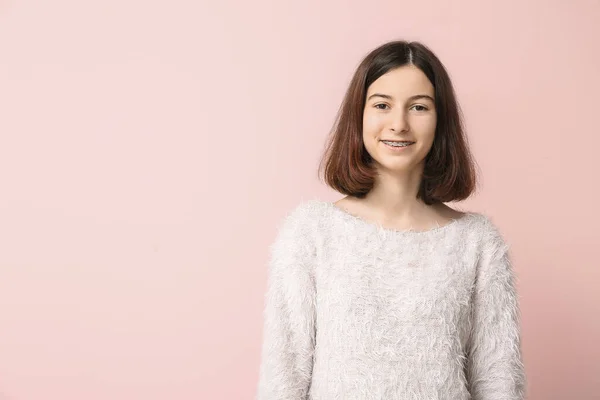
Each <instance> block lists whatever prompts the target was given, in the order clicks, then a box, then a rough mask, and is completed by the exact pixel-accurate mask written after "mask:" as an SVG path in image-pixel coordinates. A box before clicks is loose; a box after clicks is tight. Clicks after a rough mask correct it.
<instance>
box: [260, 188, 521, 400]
mask: <svg viewBox="0 0 600 400" xmlns="http://www.w3.org/2000/svg"><path fill="white" fill-rule="evenodd" d="M515 278H516V277H515V275H514V273H513V270H512V266H511V262H510V257H509V255H508V245H507V243H506V242H505V241H504V240H503V237H502V236H501V234H500V232H499V230H498V228H497V227H496V226H495V225H494V224H493V223H492V221H491V220H490V218H489V217H487V216H485V215H483V214H480V213H474V212H470V213H466V214H465V215H464V216H463V217H461V218H459V219H456V220H454V221H452V222H450V223H449V224H448V225H444V226H441V227H437V228H434V229H431V230H428V231H424V232H419V231H416V230H406V231H400V230H394V229H389V228H384V227H382V226H381V225H378V224H376V223H373V222H369V221H366V220H364V219H362V218H360V217H357V216H353V215H351V214H349V213H347V212H346V211H344V210H342V209H340V208H338V207H337V206H336V205H334V204H333V203H328V202H324V201H320V200H316V199H313V200H306V201H302V202H301V203H300V204H299V205H298V206H297V207H295V208H294V209H293V210H291V211H290V212H289V213H288V214H287V215H286V217H285V218H284V219H283V220H282V221H281V223H280V225H279V227H278V234H277V237H276V239H275V241H274V242H273V243H272V245H271V247H270V261H269V278H268V289H267V293H266V296H265V308H264V330H263V343H262V352H261V357H262V358H261V364H260V376H259V382H258V391H257V394H256V399H258V400H307V399H310V400H391V399H398V400H436V399H440V400H442V399H443V400H467V399H472V400H517V399H519V400H520V399H523V398H524V397H525V387H526V378H525V370H524V365H523V362H522V352H521V340H520V311H519V305H518V296H517V291H516V285H515V280H516V279H515Z"/></svg>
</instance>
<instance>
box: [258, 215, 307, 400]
mask: <svg viewBox="0 0 600 400" xmlns="http://www.w3.org/2000/svg"><path fill="white" fill-rule="evenodd" d="M309 225H310V224H308V219H307V215H306V207H298V208H296V209H295V210H293V212H291V213H290V214H288V216H287V217H286V218H285V219H284V220H283V223H282V224H281V225H280V227H279V230H278V233H277V236H276V239H275V241H274V242H273V243H272V244H271V246H270V260H269V264H268V283H267V291H266V295H265V307H264V312H263V316H264V324H263V342H262V351H261V363H260V372H259V383H258V392H257V396H256V399H257V400H305V399H306V398H307V395H308V391H309V388H310V382H311V376H312V366H313V351H314V346H315V324H316V323H315V283H314V276H313V272H312V271H313V270H314V265H313V264H314V261H313V260H314V256H315V246H314V244H313V243H314V240H313V239H314V238H313V236H312V235H311V232H310V230H309V229H308V226H309Z"/></svg>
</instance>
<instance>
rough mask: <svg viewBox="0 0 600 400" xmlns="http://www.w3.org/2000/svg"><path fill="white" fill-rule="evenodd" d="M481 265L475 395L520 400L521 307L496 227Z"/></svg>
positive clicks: (471, 368) (472, 357) (471, 351)
mask: <svg viewBox="0 0 600 400" xmlns="http://www.w3.org/2000/svg"><path fill="white" fill-rule="evenodd" d="M491 232H492V233H491V235H490V236H487V239H488V240H486V243H484V246H483V251H482V253H481V257H480V262H479V264H478V272H477V276H476V280H475V289H474V290H475V291H474V293H473V304H472V309H471V311H472V313H471V332H470V340H469V343H468V346H467V347H468V349H467V378H468V379H467V380H468V382H469V388H470V392H471V396H472V399H473V400H522V399H524V398H525V392H526V376H525V368H524V365H523V362H522V351H521V332H520V309H519V302H518V298H517V297H518V294H517V290H516V285H515V280H516V279H515V278H516V277H515V275H514V273H513V270H512V265H511V256H510V255H509V251H508V245H507V244H506V243H505V242H504V240H503V239H502V236H501V235H500V233H499V231H498V230H497V228H496V227H495V226H493V227H492V231H491Z"/></svg>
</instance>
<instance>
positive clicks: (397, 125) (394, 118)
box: [389, 110, 409, 132]
mask: <svg viewBox="0 0 600 400" xmlns="http://www.w3.org/2000/svg"><path fill="white" fill-rule="evenodd" d="M389 116H390V121H389V127H390V130H391V131H394V132H404V131H408V129H409V125H408V118H407V115H406V113H405V112H404V111H403V110H400V111H398V112H396V113H390V114H389Z"/></svg>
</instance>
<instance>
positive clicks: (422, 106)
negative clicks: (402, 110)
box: [411, 104, 429, 111]
mask: <svg viewBox="0 0 600 400" xmlns="http://www.w3.org/2000/svg"><path fill="white" fill-rule="evenodd" d="M416 107H420V109H418V110H417V111H427V110H429V108H427V107H425V106H424V105H421V104H415V105H414V106H412V107H411V108H416Z"/></svg>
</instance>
